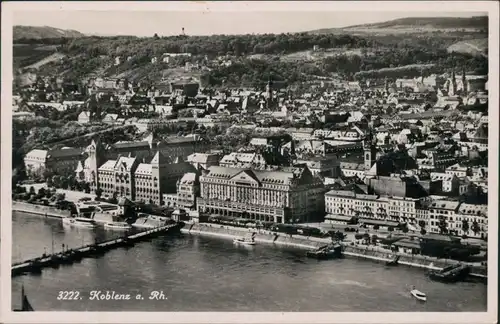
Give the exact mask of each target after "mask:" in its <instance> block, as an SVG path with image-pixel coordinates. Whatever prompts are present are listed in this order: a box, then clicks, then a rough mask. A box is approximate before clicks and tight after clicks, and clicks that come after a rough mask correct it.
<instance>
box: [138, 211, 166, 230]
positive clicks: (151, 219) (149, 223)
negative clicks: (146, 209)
mask: <svg viewBox="0 0 500 324" xmlns="http://www.w3.org/2000/svg"><path fill="white" fill-rule="evenodd" d="M168 222H169V218H167V217H163V216H155V215H148V214H139V217H138V218H137V219H136V221H135V222H134V223H132V226H133V227H136V228H141V229H152V228H157V227H162V226H166V225H167V224H168Z"/></svg>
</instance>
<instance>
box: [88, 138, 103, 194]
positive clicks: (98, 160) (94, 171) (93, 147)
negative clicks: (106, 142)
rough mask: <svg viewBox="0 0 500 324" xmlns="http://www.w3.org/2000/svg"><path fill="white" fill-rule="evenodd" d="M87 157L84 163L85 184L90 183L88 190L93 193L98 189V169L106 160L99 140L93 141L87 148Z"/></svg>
mask: <svg viewBox="0 0 500 324" xmlns="http://www.w3.org/2000/svg"><path fill="white" fill-rule="evenodd" d="M86 151H87V153H88V155H89V157H88V158H87V160H86V161H85V162H86V163H85V168H86V169H87V170H85V172H86V173H87V175H86V180H87V182H90V189H91V190H92V191H95V190H97V189H98V188H99V174H98V172H99V167H100V166H101V165H103V164H104V162H105V160H106V153H105V149H104V146H103V145H102V143H101V141H100V140H99V139H95V140H94V139H93V140H92V142H91V143H90V145H89V146H88V147H87V150H86Z"/></svg>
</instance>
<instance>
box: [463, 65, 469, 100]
mask: <svg viewBox="0 0 500 324" xmlns="http://www.w3.org/2000/svg"><path fill="white" fill-rule="evenodd" d="M468 90H469V89H468V87H467V78H466V76H465V66H464V67H463V68H462V93H463V95H464V96H465V97H467V95H468V94H469V93H468Z"/></svg>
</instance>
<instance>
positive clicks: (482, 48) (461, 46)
mask: <svg viewBox="0 0 500 324" xmlns="http://www.w3.org/2000/svg"><path fill="white" fill-rule="evenodd" d="M448 52H449V53H451V52H458V53H466V54H471V55H474V56H481V55H482V56H485V57H488V39H487V38H480V39H470V40H464V41H461V42H458V43H455V44H453V45H451V46H450V47H448Z"/></svg>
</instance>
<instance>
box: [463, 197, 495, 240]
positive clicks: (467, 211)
mask: <svg viewBox="0 0 500 324" xmlns="http://www.w3.org/2000/svg"><path fill="white" fill-rule="evenodd" d="M456 214H457V221H458V222H459V223H460V224H461V226H460V228H459V229H458V231H459V234H460V235H466V236H470V237H478V238H485V237H487V236H488V205H472V204H466V203H462V204H460V207H458V210H457V213H456Z"/></svg>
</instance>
